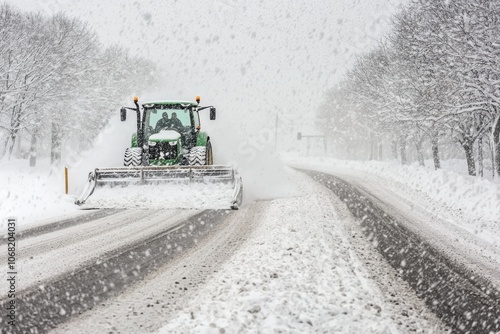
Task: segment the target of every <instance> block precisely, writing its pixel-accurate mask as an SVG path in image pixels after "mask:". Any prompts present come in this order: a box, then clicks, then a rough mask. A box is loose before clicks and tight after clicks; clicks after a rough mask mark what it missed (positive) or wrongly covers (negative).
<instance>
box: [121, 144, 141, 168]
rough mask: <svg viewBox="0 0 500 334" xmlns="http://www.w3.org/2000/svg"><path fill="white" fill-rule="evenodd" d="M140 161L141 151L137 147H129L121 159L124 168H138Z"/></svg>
mask: <svg viewBox="0 0 500 334" xmlns="http://www.w3.org/2000/svg"><path fill="white" fill-rule="evenodd" d="M141 161H142V149H141V148H139V147H129V148H127V149H126V150H125V156H124V157H123V165H124V166H140V165H141Z"/></svg>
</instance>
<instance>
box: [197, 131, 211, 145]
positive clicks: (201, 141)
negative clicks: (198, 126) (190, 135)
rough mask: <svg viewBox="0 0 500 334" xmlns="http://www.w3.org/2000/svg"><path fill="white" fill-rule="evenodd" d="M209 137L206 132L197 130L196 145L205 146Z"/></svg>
mask: <svg viewBox="0 0 500 334" xmlns="http://www.w3.org/2000/svg"><path fill="white" fill-rule="evenodd" d="M209 140H210V137H209V136H208V134H207V133H206V132H198V134H197V135H196V146H207V142H208V141H209Z"/></svg>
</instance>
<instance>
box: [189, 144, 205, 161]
mask: <svg viewBox="0 0 500 334" xmlns="http://www.w3.org/2000/svg"><path fill="white" fill-rule="evenodd" d="M188 164H189V165H190V166H203V165H206V164H207V147H206V146H195V147H193V148H192V149H191V150H190V151H189V155H188Z"/></svg>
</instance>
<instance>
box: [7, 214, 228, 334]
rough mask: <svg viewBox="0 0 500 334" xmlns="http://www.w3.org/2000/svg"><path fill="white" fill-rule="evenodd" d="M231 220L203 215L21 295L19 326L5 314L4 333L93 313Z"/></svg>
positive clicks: (28, 330)
mask: <svg viewBox="0 0 500 334" xmlns="http://www.w3.org/2000/svg"><path fill="white" fill-rule="evenodd" d="M226 215H227V211H226V210H222V211H218V210H215V211H214V210H206V211H203V212H201V213H198V214H195V215H193V216H191V217H189V218H187V219H186V220H183V221H181V222H180V223H178V224H175V225H173V226H172V225H170V226H169V227H168V228H166V229H164V230H163V231H162V232H161V233H158V234H156V235H153V236H149V237H147V238H142V239H140V240H139V241H135V242H133V243H130V244H128V245H127V246H125V247H123V248H121V249H117V250H116V252H115V253H114V254H111V253H108V254H107V258H105V259H101V260H98V261H97V262H95V263H93V264H92V265H88V266H86V267H80V268H79V269H78V270H75V271H73V272H70V273H68V274H66V275H64V276H62V277H59V278H57V279H56V280H53V281H47V282H44V284H42V285H39V286H36V287H33V288H31V289H28V290H26V291H24V292H21V293H18V294H17V296H16V300H17V302H16V309H17V311H18V314H17V315H18V318H17V326H16V327H15V328H14V327H11V326H10V325H8V324H7V319H6V318H4V317H5V314H4V312H2V313H1V314H0V323H1V324H2V325H1V327H0V331H1V332H2V333H44V332H47V331H48V330H50V329H51V328H54V327H55V326H57V324H60V323H62V322H64V321H66V320H68V319H69V318H70V317H73V316H76V315H78V314H81V313H83V312H85V311H86V310H89V309H92V308H93V307H95V306H96V305H98V304H100V303H102V302H103V301H104V300H106V299H107V298H109V297H111V296H114V295H116V294H118V293H119V292H120V291H122V290H123V289H125V288H126V287H128V286H131V285H133V284H134V283H136V282H138V281H139V280H141V279H143V278H144V277H145V276H147V275H148V274H150V273H152V272H154V271H155V270H157V269H158V268H160V267H161V266H162V265H164V264H165V263H167V262H168V261H170V260H171V259H173V258H174V257H175V256H176V255H177V254H178V253H180V252H182V251H183V250H184V249H186V248H188V247H191V246H192V245H194V244H196V243H198V241H199V240H200V239H201V238H203V236H204V235H205V234H206V233H207V231H208V230H210V229H211V228H212V227H213V226H214V225H216V224H217V223H218V222H219V221H221V220H222V219H223V217H224V216H226ZM167 218H168V217H167ZM55 260H56V259H55ZM50 265H51V264H50V263H47V270H50ZM7 302H8V300H6V299H4V300H0V308H1V309H4V310H5V309H6V303H7Z"/></svg>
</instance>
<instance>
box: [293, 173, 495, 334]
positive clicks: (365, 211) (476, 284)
mask: <svg viewBox="0 0 500 334" xmlns="http://www.w3.org/2000/svg"><path fill="white" fill-rule="evenodd" d="M301 171H302V172H304V173H306V174H307V175H309V176H310V177H312V178H313V179H314V180H315V181H317V182H319V183H321V184H323V185H324V186H326V187H327V188H329V189H330V190H332V191H333V192H334V193H335V194H336V195H337V196H338V197H339V198H340V199H341V200H342V201H343V202H344V203H345V204H346V205H347V207H348V209H349V211H350V212H351V213H352V214H353V215H354V216H355V217H356V218H358V219H360V220H361V226H362V228H363V229H364V231H365V234H366V235H367V236H368V237H369V238H370V239H371V241H372V243H373V244H374V245H375V246H376V248H377V249H378V250H379V252H380V253H381V254H382V255H383V256H384V257H385V258H386V259H387V261H388V262H389V263H390V264H391V266H392V267H393V268H395V269H396V270H397V271H398V273H399V274H400V275H401V276H402V277H403V279H405V280H406V281H407V282H408V283H409V284H410V286H411V287H412V288H413V289H414V290H415V291H416V292H417V294H418V295H419V296H420V297H422V298H424V299H425V301H426V303H427V305H428V306H429V307H430V308H431V309H432V310H433V311H434V312H435V313H436V314H437V315H438V316H439V317H440V318H441V319H442V320H443V321H444V322H445V323H447V324H448V325H450V326H451V327H452V328H453V329H454V332H457V333H497V332H499V331H500V291H499V290H498V289H497V288H496V287H495V286H494V285H493V284H492V283H491V282H489V281H488V280H487V279H485V278H482V277H481V275H480V273H473V272H471V271H470V270H468V269H467V268H464V267H463V266H462V265H461V264H459V263H456V262H455V261H453V260H450V259H449V258H447V257H446V256H445V255H443V254H442V253H440V252H439V251H437V250H436V249H435V248H433V247H432V246H431V245H430V244H429V243H427V242H426V241H425V240H423V239H422V238H421V237H420V236H419V235H417V234H415V233H414V232H412V231H411V230H410V229H408V228H406V227H405V226H404V224H401V223H400V222H398V221H397V220H396V219H394V218H393V217H392V216H391V215H389V214H388V213H387V212H385V211H384V210H382V209H381V208H380V206H379V205H377V203H376V202H377V199H376V198H374V197H371V196H369V194H367V193H364V192H362V191H360V190H359V189H357V188H356V187H354V186H352V185H351V184H349V183H348V182H346V181H344V180H342V179H340V178H338V177H335V176H333V175H330V174H325V173H321V172H316V171H311V170H301Z"/></svg>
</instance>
